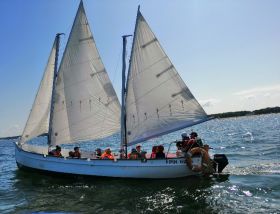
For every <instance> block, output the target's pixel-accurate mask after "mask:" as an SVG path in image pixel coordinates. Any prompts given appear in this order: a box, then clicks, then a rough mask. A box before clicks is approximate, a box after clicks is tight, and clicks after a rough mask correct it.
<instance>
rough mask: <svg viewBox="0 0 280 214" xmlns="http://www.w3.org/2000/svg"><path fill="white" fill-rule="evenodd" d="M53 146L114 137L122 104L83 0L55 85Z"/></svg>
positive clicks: (52, 124) (118, 127) (118, 124)
mask: <svg viewBox="0 0 280 214" xmlns="http://www.w3.org/2000/svg"><path fill="white" fill-rule="evenodd" d="M54 93H55V101H54V110H53V119H52V123H51V126H52V132H51V145H58V144H65V143H73V142H76V141H82V140H91V139H98V138H103V137H107V136H110V135H111V134H113V133H115V132H117V131H119V129H120V103H119V101H118V98H117V95H116V92H115V90H114V88H113V86H112V83H111V82H110V80H109V77H108V74H107V72H106V70H105V67H104V65H103V63H102V61H101V58H100V55H99V53H98V50H97V48H96V45H95V41H94V39H93V35H92V33H91V31H90V27H89V24H88V20H87V17H86V14H85V10H84V7H83V3H82V1H81V3H80V5H79V9H78V12H77V14H76V17H75V20H74V24H73V26H72V29H71V33H70V36H69V39H68V42H67V45H66V48H65V51H64V54H63V57H62V61H61V64H60V67H59V71H58V77H57V80H56V85H55V91H54Z"/></svg>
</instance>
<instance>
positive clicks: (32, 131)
mask: <svg viewBox="0 0 280 214" xmlns="http://www.w3.org/2000/svg"><path fill="white" fill-rule="evenodd" d="M55 52H56V40H55V42H54V44H53V47H52V50H51V53H50V56H49V59H48V63H47V66H46V68H45V71H44V75H43V78H42V80H41V83H40V86H39V89H38V92H37V95H36V97H35V100H34V103H33V106H32V109H31V112H30V114H29V117H28V120H27V122H26V125H25V128H24V130H23V133H22V137H21V139H20V144H23V143H25V142H26V141H28V140H30V139H31V138H34V137H37V136H39V135H41V134H45V133H48V131H49V118H50V103H51V94H52V86H53V77H54V62H55Z"/></svg>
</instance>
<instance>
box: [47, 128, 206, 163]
mask: <svg viewBox="0 0 280 214" xmlns="http://www.w3.org/2000/svg"><path fill="white" fill-rule="evenodd" d="M181 137H182V140H181V141H177V142H176V146H177V152H176V155H177V157H187V156H188V153H189V151H191V150H192V149H193V148H197V147H199V148H201V149H203V150H205V151H206V152H207V153H208V150H209V149H210V147H209V146H208V145H203V143H202V140H201V139H200V138H199V137H198V135H197V133H196V132H192V133H191V134H190V135H189V136H188V134H187V133H182V135H181ZM146 154H147V152H146V151H143V150H141V145H137V146H136V147H135V148H132V149H131V152H130V153H129V154H128V155H127V159H132V160H136V159H147V158H150V159H164V158H165V157H166V155H165V153H164V147H163V145H159V146H153V148H152V153H151V155H150V157H146ZM49 155H51V156H55V157H62V154H61V147H60V146H56V148H55V149H54V150H51V151H49ZM69 157H70V158H81V152H80V150H79V147H78V146H76V147H74V151H70V152H69ZM95 158H96V159H110V160H113V159H114V155H113V153H112V151H111V149H110V148H106V149H105V150H104V152H102V150H101V149H100V148H97V149H96V150H95ZM119 158H120V159H126V155H125V152H124V150H123V149H121V150H120V157H119Z"/></svg>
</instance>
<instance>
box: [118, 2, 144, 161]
mask: <svg viewBox="0 0 280 214" xmlns="http://www.w3.org/2000/svg"><path fill="white" fill-rule="evenodd" d="M139 12H140V5H138V9H137V17H136V24H135V28H134V33H133V42H132V48H131V52H130V60H129V67H128V75H127V76H129V72H130V68H131V58H132V53H133V49H134V43H135V33H136V29H137V25H138V17H139ZM129 36H132V35H124V36H123V67H122V111H121V144H122V148H123V147H125V154H126V157H127V135H126V94H127V91H126V87H127V84H128V79H127V80H126V78H125V70H126V63H125V55H126V37H129ZM125 80H126V81H125Z"/></svg>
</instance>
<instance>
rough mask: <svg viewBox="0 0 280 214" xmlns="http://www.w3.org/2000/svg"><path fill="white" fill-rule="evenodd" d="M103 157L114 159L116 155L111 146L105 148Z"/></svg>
mask: <svg viewBox="0 0 280 214" xmlns="http://www.w3.org/2000/svg"><path fill="white" fill-rule="evenodd" d="M101 159H110V160H113V159H114V156H113V155H112V151H111V149H110V148H107V149H105V151H104V153H103V154H102V155H101Z"/></svg>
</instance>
